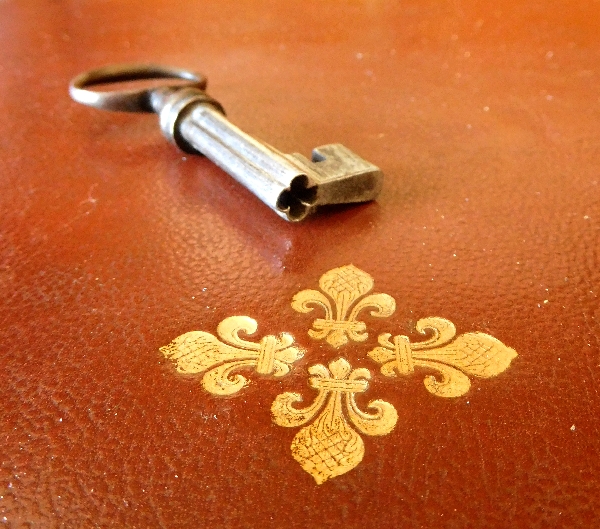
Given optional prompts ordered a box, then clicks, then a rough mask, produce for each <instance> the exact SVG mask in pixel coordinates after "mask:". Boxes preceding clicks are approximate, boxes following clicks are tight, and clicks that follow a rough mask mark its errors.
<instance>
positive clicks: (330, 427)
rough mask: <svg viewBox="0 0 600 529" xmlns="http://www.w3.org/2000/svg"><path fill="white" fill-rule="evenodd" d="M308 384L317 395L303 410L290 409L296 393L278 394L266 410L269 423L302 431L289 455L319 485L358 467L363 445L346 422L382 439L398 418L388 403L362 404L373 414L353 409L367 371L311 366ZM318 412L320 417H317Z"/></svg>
mask: <svg viewBox="0 0 600 529" xmlns="http://www.w3.org/2000/svg"><path fill="white" fill-rule="evenodd" d="M308 372H309V373H310V374H311V375H313V376H312V377H311V378H310V379H309V384H310V386H311V387H312V388H314V389H316V390H317V391H318V392H319V393H318V395H317V397H316V398H315V400H314V402H313V403H312V404H311V405H310V406H308V407H306V408H295V407H294V406H293V404H294V403H298V402H301V401H302V397H300V395H299V394H298V393H283V394H281V395H279V396H278V397H277V398H276V399H275V401H274V402H273V405H272V407H271V412H272V415H273V421H274V422H275V423H276V424H278V425H280V426H286V427H297V426H301V425H303V424H306V423H307V422H309V421H311V420H312V419H314V418H315V416H317V414H318V416H317V417H316V419H315V420H314V421H313V422H312V423H311V424H310V425H309V426H307V427H304V428H302V429H301V430H300V431H299V432H298V433H297V434H296V436H295V437H294V440H293V441H292V446H291V450H292V456H293V457H294V459H296V461H298V463H300V465H301V466H302V468H303V469H304V470H305V471H306V472H308V473H309V474H310V475H311V476H312V477H313V478H314V479H315V481H316V482H317V483H318V484H319V485H320V484H321V483H324V482H325V481H327V480H328V479H330V478H333V477H335V476H339V475H340V474H344V473H346V472H348V471H350V470H352V469H353V468H354V467H356V465H358V464H359V463H360V462H361V461H362V458H363V455H364V451H365V449H364V444H363V441H362V439H361V437H360V435H358V433H357V432H356V431H355V430H354V428H352V427H351V423H352V424H353V425H354V426H355V427H356V429H357V430H359V431H360V432H362V433H364V434H367V435H386V434H388V433H390V432H391V431H392V430H393V429H394V427H395V426H396V422H397V421H398V413H397V412H396V409H395V408H394V407H393V406H392V405H391V404H390V403H388V402H385V401H382V400H375V401H372V402H370V403H369V404H368V408H369V409H372V410H374V412H373V413H366V412H364V411H362V410H360V409H359V408H358V406H357V405H356V401H355V395H356V393H363V392H364V391H366V390H367V389H368V387H369V383H368V380H369V379H370V378H371V373H370V372H369V370H368V369H364V368H363V369H354V370H352V368H351V366H350V364H349V363H348V361H347V360H345V359H344V358H340V359H338V360H336V361H334V362H331V363H330V364H329V369H327V367H325V366H324V365H322V364H317V365H314V366H311V367H310V368H309V370H308ZM319 412H320V413H319Z"/></svg>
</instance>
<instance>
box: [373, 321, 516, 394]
mask: <svg viewBox="0 0 600 529" xmlns="http://www.w3.org/2000/svg"><path fill="white" fill-rule="evenodd" d="M416 328H417V330H418V331H419V332H420V333H421V334H425V332H426V331H428V330H429V331H432V333H433V335H432V337H431V338H430V339H428V340H425V341H423V342H416V343H411V342H410V340H409V339H408V337H407V336H402V335H400V336H394V338H393V339H390V338H391V334H388V333H386V334H382V335H380V336H379V344H380V347H376V348H375V349H373V350H372V351H370V352H369V353H368V355H369V356H370V357H371V358H372V359H373V360H375V361H376V362H378V363H380V364H383V365H382V366H381V372H382V373H383V374H384V375H385V376H388V377H395V376H397V374H399V375H407V374H410V373H412V372H413V371H414V366H419V367H425V368H429V369H433V370H436V371H437V372H438V373H439V376H440V379H439V380H438V379H437V378H436V377H435V376H431V375H430V376H428V377H426V378H425V380H424V384H425V387H426V388H427V390H428V391H429V392H430V393H432V394H434V395H437V396H439V397H460V396H461V395H464V394H465V393H466V392H467V391H469V388H470V387H471V381H470V380H469V377H468V376H467V375H470V376H474V377H479V378H490V377H494V376H497V375H499V374H500V373H502V372H503V371H505V370H506V369H507V368H508V366H509V365H510V363H511V361H512V360H513V359H514V358H516V357H517V353H516V351H515V350H514V349H511V348H510V347H507V346H506V345H504V344H503V343H502V342H501V341H500V340H497V339H496V338H494V337H493V336H490V335H489V334H485V333H481V332H473V333H466V334H461V335H459V336H458V337H455V336H456V328H455V327H454V324H453V323H452V322H450V321H448V320H445V319H444V318H423V319H421V320H419V321H418V322H417V325H416Z"/></svg>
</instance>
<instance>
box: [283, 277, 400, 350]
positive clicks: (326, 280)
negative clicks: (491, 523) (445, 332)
mask: <svg viewBox="0 0 600 529" xmlns="http://www.w3.org/2000/svg"><path fill="white" fill-rule="evenodd" d="M373 284H374V282H373V278H372V277H371V276H370V275H369V274H367V273H366V272H363V271H362V270H359V269H358V268H356V267H355V266H353V265H348V266H342V267H340V268H334V269H333V270H330V271H329V272H327V273H325V274H323V275H322V276H321V279H319V287H321V290H322V291H323V292H325V294H327V295H328V296H329V298H327V296H325V294H323V293H321V292H319V291H318V290H302V291H301V292H298V293H297V294H296V295H295V296H294V299H293V300H292V308H293V309H294V310H297V311H298V312H305V313H306V312H310V311H312V310H313V309H314V306H318V307H320V308H322V309H323V310H324V311H325V318H317V319H316V320H315V321H314V322H313V328H312V329H310V330H309V331H308V334H309V336H310V337H311V338H315V339H316V340H322V339H323V338H325V339H326V340H327V342H328V343H329V344H331V345H333V347H341V346H342V345H345V344H347V343H348V339H350V340H353V341H355V342H364V341H365V340H366V339H367V338H368V334H367V333H366V332H365V331H366V329H367V326H366V324H365V323H364V322H363V321H358V320H357V318H358V315H359V313H360V312H361V311H362V310H364V309H367V308H370V309H372V310H371V316H377V317H378V318H387V317H388V316H391V315H392V314H393V313H394V311H395V310H396V302H395V301H394V298H393V297H392V296H390V295H388V294H369V295H366V294H367V293H368V292H370V291H371V290H372V289H373ZM361 298H362V299H361ZM331 300H332V301H333V305H332V301H331Z"/></svg>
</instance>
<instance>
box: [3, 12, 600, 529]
mask: <svg viewBox="0 0 600 529" xmlns="http://www.w3.org/2000/svg"><path fill="white" fill-rule="evenodd" d="M599 20H600V4H599V3H598V2H593V1H572V2H547V1H544V2H542V1H531V2H526V1H522V2H516V1H513V2H495V3H490V2H483V3H482V2H474V1H468V0H467V1H462V2H453V1H448V2H445V1H443V2H433V1H428V2H415V1H412V2H402V3H395V2H379V1H364V2H341V1H328V2H323V1H309V2H283V3H276V2H259V1H249V0H248V1H246V0H242V1H240V0H236V1H228V2H167V1H132V2H120V3H119V2H101V1H90V2H85V3H78V2H52V1H50V0H40V1H37V2H33V1H30V2H27V1H24V2H17V1H12V0H9V1H5V2H1V3H0V116H1V119H0V146H1V147H0V148H1V156H0V230H1V231H0V295H1V297H2V301H1V305H0V344H1V349H0V360H1V366H2V384H1V385H0V397H1V402H2V407H1V408H0V526H2V523H4V524H5V525H6V526H7V527H11V528H21V527H111V526H112V527H139V528H141V527H169V528H171V527H210V528H220V527H248V528H280V527H286V528H305V527H318V528H327V527H332V528H344V529H346V528H348V529H350V528H365V527H378V528H400V527H402V528H430V527H440V528H479V527H482V528H483V527H486V528H487V527H494V528H504V527H506V528H508V527H511V528H513V527H527V528H552V527H560V528H565V527H586V528H587V527H598V526H600V496H599V494H598V492H599V487H600V459H599V457H598V450H599V448H600V439H599V427H598V424H599V422H598V416H599V412H600V397H599V393H598V391H599V375H600V367H599V365H600V357H599V353H600V340H599V336H600V329H599V327H598V319H599V318H600V310H599V306H598V293H599V292H600V266H599V264H600V262H599V255H600V253H599V252H600V246H599V242H598V241H599V239H598V237H599V234H600V231H599V230H600V171H599V169H600V91H599V88H598V86H599V82H600V79H599V76H600V64H599V61H600V31H599V30H598V27H599V26H598V24H599ZM137 61H143V62H148V61H154V62H159V63H164V64H172V65H176V66H182V67H189V68H193V69H197V70H200V71H202V72H204V73H205V74H206V75H207V76H208V78H209V93H210V94H211V95H212V96H214V97H215V98H217V99H218V100H219V101H220V102H221V103H222V104H223V105H224V107H225V108H226V110H227V112H228V116H229V118H230V119H231V120H232V121H233V122H234V123H236V124H237V125H238V126H240V127H241V128H242V129H244V130H246V131H247V132H249V133H251V134H253V135H255V136H257V137H259V138H261V139H263V140H265V141H267V142H269V143H270V144H272V145H274V146H276V147H277V148H279V149H280V150H282V151H284V152H300V153H303V154H305V155H306V154H308V153H309V152H310V150H311V149H312V148H313V147H315V146H318V145H322V144H325V143H336V142H339V143H343V144H344V145H346V146H347V147H349V148H351V149H353V150H354V151H356V152H357V153H359V154H360V155H362V156H363V157H365V158H366V159H368V160H369V161H371V162H373V163H375V164H376V165H378V166H380V167H381V168H382V170H383V171H384V173H385V175H386V181H385V185H384V189H383V192H382V194H381V195H380V198H379V199H378V200H377V201H376V202H374V203H370V204H366V205H360V206H356V207H337V208H332V209H330V210H327V211H324V212H323V213H322V214H320V215H318V216H315V217H314V218H312V219H310V220H307V221H306V222H305V223H303V224H299V225H290V224H287V223H285V222H284V221H283V220H281V219H279V218H277V217H276V216H275V215H274V214H273V212H271V211H270V210H269V209H267V208H266V207H265V206H263V205H262V204H261V203H260V202H259V201H258V200H257V199H255V198H254V197H253V195H251V194H250V193H249V192H247V191H245V190H244V189H243V188H241V187H240V186H239V185H238V184H237V183H235V182H234V181H233V180H232V179H231V178H230V177H228V176H227V175H225V173H223V172H222V171H221V170H220V169H218V168H216V166H214V165H213V164H212V163H211V162H210V161H209V160H207V159H205V158H202V157H198V156H190V155H183V154H182V153H181V152H180V151H178V150H177V149H176V148H174V147H173V146H172V145H170V144H169V143H167V142H166V140H165V139H164V138H163V137H162V136H161V133H160V131H159V129H158V126H157V119H156V117H155V116H149V115H133V114H130V115H127V114H116V113H109V112H101V111H98V110H93V109H89V108H86V107H83V106H81V105H78V104H76V103H74V102H73V101H71V99H70V98H69V96H68V93H67V85H68V82H69V80H70V79H71V78H72V77H73V76H74V75H76V74H77V73H79V72H81V71H83V70H86V69H89V68H93V67H97V66H100V65H104V64H109V63H119V62H137ZM351 263H352V264H354V265H355V267H357V268H360V269H361V270H363V271H365V272H367V273H368V274H369V275H370V276H371V277H372V278H373V279H374V281H375V287H374V290H373V292H380V293H387V294H390V295H391V296H393V297H394V298H395V300H396V306H397V308H396V311H395V313H394V314H393V315H392V316H391V317H389V318H374V317H372V316H370V315H369V311H368V310H366V311H364V312H363V313H362V314H361V317H360V318H359V319H360V320H361V321H364V322H365V323H366V325H367V326H368V330H369V338H368V340H367V341H365V342H360V343H359V342H352V343H350V344H347V345H345V346H344V347H341V348H339V349H334V348H333V347H332V346H331V345H330V344H328V343H327V342H326V341H324V340H320V341H319V340H316V339H313V338H311V337H309V336H308V334H307V330H308V329H309V328H311V325H312V323H313V320H314V319H315V318H316V317H322V314H323V313H322V312H320V313H319V314H317V312H318V310H317V309H315V311H314V312H313V313H310V314H300V313H298V312H296V311H294V310H293V308H292V307H291V300H292V298H293V296H294V295H295V294H296V293H297V292H299V291H301V290H303V289H318V288H319V286H318V281H319V278H320V277H321V276H322V275H323V274H324V273H325V272H327V271H328V270H331V269H334V268H336V267H341V266H344V265H349V264H351ZM234 315H246V316H249V317H251V318H253V319H255V320H256V321H257V322H258V331H257V333H256V336H257V338H255V337H254V336H253V337H252V339H251V340H252V341H255V342H256V341H258V340H259V339H260V338H261V337H262V336H265V335H267V334H270V335H278V334H279V333H280V332H283V331H285V332H289V333H291V334H292V335H293V336H294V338H295V339H296V341H297V343H298V344H299V345H300V346H301V347H303V348H304V349H305V351H306V352H305V355H304V357H303V358H301V359H300V360H298V361H297V362H296V363H295V364H294V366H293V369H292V370H291V373H290V374H289V375H287V376H286V377H281V378H277V379H276V378H272V377H261V376H259V375H256V373H255V372H253V371H252V370H246V371H243V374H244V376H246V377H247V378H248V379H249V381H250V384H249V385H248V386H247V387H246V388H244V389H243V391H241V392H240V393H239V394H236V395H233V396H231V397H219V396H214V395H212V394H210V393H208V392H207V391H205V390H204V389H203V386H202V384H201V381H202V375H186V374H181V373H178V372H177V371H176V365H175V363H174V362H172V361H171V360H169V359H167V358H166V357H165V355H164V354H163V353H162V352H161V351H160V350H159V348H160V347H162V346H165V345H167V344H168V343H169V342H171V340H173V339H174V338H176V337H177V336H179V335H181V334H183V333H186V332H188V331H193V330H199V331H205V332H209V333H211V334H213V335H216V330H217V326H218V324H219V322H221V321H222V320H224V319H225V318H227V317H229V316H234ZM429 316H436V317H440V318H444V319H446V320H449V321H451V322H452V323H453V324H454V325H455V326H456V330H457V333H458V334H464V333H475V332H480V333H486V334H488V335H490V336H493V337H495V338H496V339H497V340H500V341H501V342H502V343H503V344H505V345H506V346H507V347H510V348H512V349H514V351H516V352H517V353H518V356H517V357H516V358H514V359H513V360H512V362H511V363H510V366H509V367H508V368H507V369H506V370H504V371H503V372H502V373H500V374H498V375H497V376H493V377H491V378H478V377H470V382H471V387H470V389H469V390H468V392H467V393H466V394H465V395H464V396H460V397H455V398H441V397H439V396H436V395H434V394H432V393H430V392H429V391H427V390H426V388H425V387H424V385H423V379H424V378H425V376H427V375H432V374H433V375H436V371H435V369H433V370H432V369H427V368H423V367H417V368H415V373H414V374H413V375H412V376H406V377H401V376H397V377H395V378H389V377H386V376H384V375H383V374H382V373H381V372H380V370H379V367H380V366H379V365H378V364H377V363H375V362H374V361H373V360H372V359H371V358H370V357H369V356H368V355H367V353H368V352H369V351H370V350H371V349H373V348H374V347H376V346H377V337H378V336H379V334H381V333H384V332H389V333H391V334H393V335H407V336H409V337H410V340H411V343H412V341H415V342H417V341H419V340H423V337H420V336H419V334H418V333H417V332H416V331H415V325H416V322H417V321H418V320H419V319H421V318H425V317H429ZM340 357H343V358H346V359H347V360H348V361H349V362H350V364H351V365H352V368H366V369H369V371H370V373H371V376H372V378H371V380H370V382H369V389H368V392H366V393H365V394H364V395H362V394H357V396H356V402H357V405H358V408H359V409H360V410H363V411H366V412H368V413H372V412H373V410H372V409H370V408H367V405H368V402H370V401H371V400H374V399H381V400H384V401H385V402H388V403H389V404H391V405H392V406H393V407H394V408H395V410H396V411H397V424H396V426H395V429H394V430H393V431H392V432H391V433H389V434H387V435H379V436H374V435H364V434H362V433H361V434H360V438H361V439H362V441H363V442H364V459H363V460H362V462H360V464H358V465H357V466H356V467H355V468H353V469H352V470H350V471H348V472H346V473H344V474H342V475H339V476H337V477H333V478H331V479H329V480H327V481H326V482H325V483H323V484H321V485H317V483H316V481H315V479H313V476H311V475H310V473H308V472H306V471H305V470H303V468H302V467H301V465H300V464H298V462H297V461H296V460H295V459H294V458H293V457H292V453H291V451H290V446H291V443H292V441H293V439H295V436H296V434H298V432H299V431H300V427H297V428H285V427H282V426H279V425H278V424H275V423H274V421H273V418H272V416H271V411H270V408H271V405H272V402H273V401H274V399H275V398H276V397H277V396H278V395H280V394H282V393H284V392H297V393H300V394H301V395H302V397H303V403H301V404H298V405H297V406H298V407H301V406H308V405H309V404H310V403H312V402H313V401H314V399H315V396H316V392H315V389H314V388H313V387H311V386H309V383H308V373H307V369H308V368H309V366H312V365H314V364H317V363H322V364H324V365H326V366H327V365H328V364H329V362H331V361H332V360H334V359H336V358H340ZM415 358H416V356H415ZM438 380H439V378H438ZM344 387H346V386H344ZM347 387H350V386H347ZM353 387H354V386H353ZM356 387H358V386H356ZM361 387H363V386H361ZM340 391H341V390H340ZM354 429H355V430H356V428H354Z"/></svg>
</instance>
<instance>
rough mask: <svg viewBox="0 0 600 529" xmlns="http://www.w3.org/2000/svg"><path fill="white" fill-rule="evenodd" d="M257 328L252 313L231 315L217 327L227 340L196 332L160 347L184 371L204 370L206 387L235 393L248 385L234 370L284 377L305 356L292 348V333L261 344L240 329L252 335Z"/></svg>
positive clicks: (216, 393)
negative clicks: (248, 369) (247, 338)
mask: <svg viewBox="0 0 600 529" xmlns="http://www.w3.org/2000/svg"><path fill="white" fill-rule="evenodd" d="M257 328H258V324H257V322H256V320H254V319H252V318H249V317H248V316H231V317H229V318H225V319H224V320H223V321H222V322H221V323H220V324H219V326H218V327H217V334H218V335H219V336H220V337H221V339H222V340H224V341H225V342H227V343H223V342H221V341H219V339H218V338H217V337H215V336H213V335H212V334H210V333H208V332H203V331H192V332H187V333H185V334H182V335H181V336H178V337H177V338H175V339H174V340H173V341H172V342H171V343H170V344H169V345H166V346H164V347H161V348H160V350H161V352H162V353H163V354H164V355H165V357H167V358H169V359H171V360H174V361H175V362H176V363H177V371H179V372H180V373H203V372H204V377H203V378H202V386H203V387H204V389H205V390H206V391H208V392H209V393H213V394H215V395H232V394H234V393H237V392H238V391H240V390H241V389H242V388H243V387H244V386H246V385H247V384H248V380H247V379H246V378H245V377H244V376H242V375H240V374H239V373H235V374H234V371H237V370H239V369H242V368H254V369H255V370H256V372H257V373H259V374H261V375H272V376H275V377H282V376H284V375H286V374H288V373H289V372H290V366H291V365H292V364H293V363H294V362H296V361H297V360H299V359H300V358H302V356H303V355H304V351H303V350H302V349H301V348H299V347H292V344H293V343H294V338H293V336H292V335H290V334H288V333H281V334H280V335H279V337H277V336H273V335H268V336H265V337H264V338H262V339H261V340H260V342H258V343H256V342H249V341H247V340H244V339H242V338H240V336H239V333H240V332H243V333H245V334H248V335H251V334H254V333H255V332H256V329H257ZM228 344H230V345H228Z"/></svg>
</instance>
